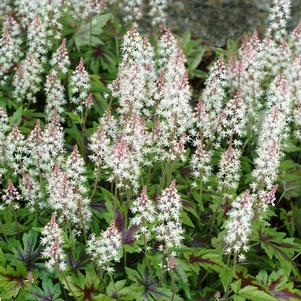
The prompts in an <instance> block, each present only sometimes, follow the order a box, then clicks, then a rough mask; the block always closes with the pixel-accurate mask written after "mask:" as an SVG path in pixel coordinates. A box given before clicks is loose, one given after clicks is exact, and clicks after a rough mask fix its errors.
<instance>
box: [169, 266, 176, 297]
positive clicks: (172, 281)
mask: <svg viewBox="0 0 301 301" xmlns="http://www.w3.org/2000/svg"><path fill="white" fill-rule="evenodd" d="M170 279H171V289H172V296H171V299H170V301H174V298H175V294H176V291H175V290H176V282H175V277H174V275H173V271H170Z"/></svg>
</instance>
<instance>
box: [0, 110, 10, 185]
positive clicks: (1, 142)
mask: <svg viewBox="0 0 301 301" xmlns="http://www.w3.org/2000/svg"><path fill="white" fill-rule="evenodd" d="M7 132H8V117H7V114H6V112H5V111H4V110H3V108H2V107H0V183H1V180H2V175H3V174H4V173H5V171H6V162H5V161H6V160H5V139H6V135H7Z"/></svg>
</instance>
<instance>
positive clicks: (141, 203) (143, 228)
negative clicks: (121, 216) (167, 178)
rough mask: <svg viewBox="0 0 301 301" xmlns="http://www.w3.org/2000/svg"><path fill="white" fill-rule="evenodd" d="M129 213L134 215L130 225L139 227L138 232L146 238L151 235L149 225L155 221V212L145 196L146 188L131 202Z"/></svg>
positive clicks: (151, 203)
mask: <svg viewBox="0 0 301 301" xmlns="http://www.w3.org/2000/svg"><path fill="white" fill-rule="evenodd" d="M131 211H132V213H133V214H134V217H133V219H132V223H133V224H134V225H137V226H139V227H140V232H141V234H142V235H144V236H145V237H146V238H147V237H149V235H150V234H151V231H152V229H151V228H150V226H151V224H152V223H154V222H155V220H156V210H155V206H154V205H153V202H152V201H151V200H150V199H149V198H148V196H147V188H146V186H145V187H144V188H143V190H142V192H141V195H140V196H139V197H138V198H137V199H136V200H135V201H134V202H133V204H132V206H131Z"/></svg>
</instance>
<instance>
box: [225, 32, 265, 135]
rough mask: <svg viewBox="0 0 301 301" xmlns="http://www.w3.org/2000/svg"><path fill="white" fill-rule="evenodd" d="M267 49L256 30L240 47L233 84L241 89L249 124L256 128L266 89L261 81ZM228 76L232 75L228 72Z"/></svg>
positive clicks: (263, 75)
mask: <svg viewBox="0 0 301 301" xmlns="http://www.w3.org/2000/svg"><path fill="white" fill-rule="evenodd" d="M265 51H266V50H265V48H263V44H262V42H261V41H260V40H259V38H258V34H257V32H256V31H255V32H254V33H253V35H252V36H251V37H250V39H248V40H246V41H245V42H244V43H243V45H242V46H241V48H240V49H239V63H238V64H239V67H238V70H237V71H238V72H236V74H235V80H236V82H235V83H234V85H233V86H234V87H235V89H239V91H240V94H241V97H242V99H243V100H244V101H245V106H246V111H247V114H248V117H249V120H250V122H249V124H251V125H254V130H255V129H256V128H257V126H256V124H257V123H256V122H257V119H258V117H257V116H258V114H257V113H258V111H259V110H260V109H261V107H262V104H261V102H260V98H261V96H262V94H263V92H264V90H263V88H262V85H261V83H262V81H263V79H264V77H265V70H262V68H263V66H262V63H261V60H265V59H266V57H265ZM230 72H231V70H230ZM228 76H231V75H230V74H229V73H228ZM232 84H233V83H232Z"/></svg>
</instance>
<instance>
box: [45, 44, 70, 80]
mask: <svg viewBox="0 0 301 301" xmlns="http://www.w3.org/2000/svg"><path fill="white" fill-rule="evenodd" d="M66 43H67V41H66V39H63V41H62V44H61V46H60V47H59V48H58V49H57V50H56V52H54V53H53V55H52V58H51V61H50V65H51V66H52V67H53V68H54V69H55V70H56V71H58V72H62V73H63V74H66V73H67V72H68V68H69V66H70V59H69V55H68V50H67V47H66Z"/></svg>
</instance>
